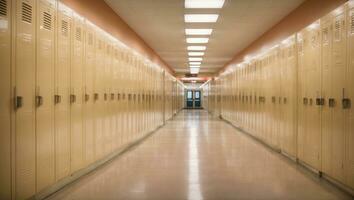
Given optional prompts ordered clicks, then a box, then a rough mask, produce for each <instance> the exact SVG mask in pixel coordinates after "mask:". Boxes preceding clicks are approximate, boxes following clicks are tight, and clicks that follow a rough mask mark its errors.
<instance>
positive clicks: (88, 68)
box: [83, 22, 96, 164]
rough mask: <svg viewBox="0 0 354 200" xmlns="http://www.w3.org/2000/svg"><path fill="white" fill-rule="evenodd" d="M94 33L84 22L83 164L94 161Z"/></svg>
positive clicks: (90, 26)
mask: <svg viewBox="0 0 354 200" xmlns="http://www.w3.org/2000/svg"><path fill="white" fill-rule="evenodd" d="M95 39H96V38H95V33H94V30H93V26H92V25H90V24H88V22H86V38H85V59H84V61H85V65H84V67H85V70H84V84H85V86H84V102H85V104H84V109H83V115H84V131H83V132H84V133H85V134H84V136H85V147H84V149H85V152H84V153H85V163H86V164H90V163H92V162H93V161H94V105H93V103H94V102H93V101H94V99H93V97H94V95H93V93H94V92H93V90H94V74H95V64H96V63H95V61H96V58H95V52H96V51H95V50H96V49H95V41H96V40H95Z"/></svg>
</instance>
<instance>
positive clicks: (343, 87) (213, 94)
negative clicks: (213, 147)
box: [204, 1, 354, 189]
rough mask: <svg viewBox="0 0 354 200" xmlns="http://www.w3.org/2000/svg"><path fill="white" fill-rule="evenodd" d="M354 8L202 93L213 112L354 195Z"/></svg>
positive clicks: (232, 70) (307, 30) (348, 6)
mask: <svg viewBox="0 0 354 200" xmlns="http://www.w3.org/2000/svg"><path fill="white" fill-rule="evenodd" d="M353 86H354V2H353V1H349V2H348V3H346V4H344V5H343V6H341V7H339V8H337V9H336V10H334V11H332V12H330V13H329V14H327V15H326V16H324V17H322V18H321V19H319V20H318V21H316V22H314V23H313V24H311V25H309V26H308V27H306V28H304V29H303V30H301V31H299V32H298V33H296V34H294V35H292V36H290V37H289V38H287V39H286V40H284V41H282V42H281V43H280V44H278V45H275V46H274V47H272V48H270V49H268V50H267V51H265V52H264V53H262V54H260V55H257V56H255V57H253V58H252V59H250V60H247V61H246V62H243V63H240V64H238V65H236V66H234V67H232V68H230V69H229V70H228V71H226V72H224V73H223V74H221V75H220V76H219V77H217V78H216V79H215V80H213V81H211V82H209V84H207V85H206V86H205V87H204V90H205V93H206V95H207V96H208V109H209V111H211V112H213V113H216V114H217V115H221V116H222V117H223V118H224V119H227V120H228V121H230V122H231V123H233V124H234V125H236V126H238V127H240V128H242V129H244V130H245V131H247V132H249V133H250V134H252V135H253V136H255V137H256V138H259V139H260V140H262V141H263V142H265V143H267V144H268V145H270V146H272V147H273V148H275V149H278V150H280V151H282V152H283V153H285V154H287V155H288V156H290V157H293V158H297V159H298V160H299V161H300V162H301V163H303V164H305V165H307V166H309V167H311V168H313V169H315V170H317V171H319V172H321V173H323V174H324V175H326V176H327V177H330V178H332V179H334V180H336V181H337V182H339V183H340V184H343V185H345V187H346V186H348V187H349V188H352V189H354V112H353V108H352V105H351V102H352V100H353V99H354V88H353Z"/></svg>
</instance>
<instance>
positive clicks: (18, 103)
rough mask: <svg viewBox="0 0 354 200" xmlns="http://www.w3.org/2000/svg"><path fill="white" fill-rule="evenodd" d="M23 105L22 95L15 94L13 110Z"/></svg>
mask: <svg viewBox="0 0 354 200" xmlns="http://www.w3.org/2000/svg"><path fill="white" fill-rule="evenodd" d="M22 105H23V97H21V96H16V97H15V110H17V109H19V108H21V107H22Z"/></svg>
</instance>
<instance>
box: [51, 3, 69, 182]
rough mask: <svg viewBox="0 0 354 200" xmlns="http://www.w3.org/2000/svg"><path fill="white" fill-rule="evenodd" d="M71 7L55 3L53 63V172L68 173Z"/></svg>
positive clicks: (58, 173) (62, 176)
mask: <svg viewBox="0 0 354 200" xmlns="http://www.w3.org/2000/svg"><path fill="white" fill-rule="evenodd" d="M71 17H72V11H71V10H70V9H69V8H67V7H66V6H65V5H64V4H62V3H59V4H58V12H57V21H56V24H57V29H56V31H57V46H56V48H57V51H56V64H55V98H54V102H55V108H54V110H55V113H54V118H55V123H54V124H55V170H56V171H55V175H56V180H60V179H62V178H64V177H66V176H68V175H69V174H70V102H69V97H70V41H71V34H70V31H71Z"/></svg>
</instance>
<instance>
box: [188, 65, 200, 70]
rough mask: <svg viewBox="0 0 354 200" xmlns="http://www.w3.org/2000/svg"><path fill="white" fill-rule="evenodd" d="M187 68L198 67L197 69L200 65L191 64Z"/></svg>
mask: <svg viewBox="0 0 354 200" xmlns="http://www.w3.org/2000/svg"><path fill="white" fill-rule="evenodd" d="M189 68H191V69H192V68H198V69H199V68H200V65H191V66H189Z"/></svg>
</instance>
